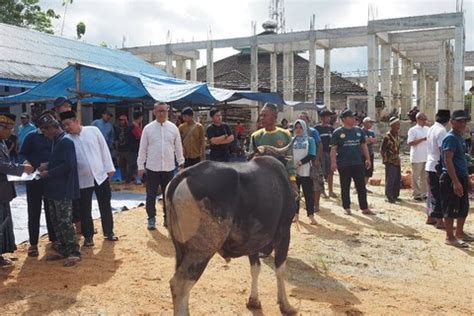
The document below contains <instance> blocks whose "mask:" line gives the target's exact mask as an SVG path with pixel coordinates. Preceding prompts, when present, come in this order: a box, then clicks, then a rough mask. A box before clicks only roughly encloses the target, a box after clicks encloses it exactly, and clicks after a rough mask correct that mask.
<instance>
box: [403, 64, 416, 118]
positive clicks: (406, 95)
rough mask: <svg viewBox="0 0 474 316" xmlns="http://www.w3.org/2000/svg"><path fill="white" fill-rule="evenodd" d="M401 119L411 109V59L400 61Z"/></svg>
mask: <svg viewBox="0 0 474 316" xmlns="http://www.w3.org/2000/svg"><path fill="white" fill-rule="evenodd" d="M402 75H403V77H402V100H401V105H402V113H401V115H402V117H405V116H406V113H407V112H408V111H409V110H410V109H411V107H412V103H413V102H412V101H413V100H412V95H413V62H412V61H411V59H408V58H403V59H402Z"/></svg>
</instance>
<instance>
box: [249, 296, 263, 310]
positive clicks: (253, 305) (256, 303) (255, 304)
mask: <svg viewBox="0 0 474 316" xmlns="http://www.w3.org/2000/svg"><path fill="white" fill-rule="evenodd" d="M247 308H248V309H262V303H260V300H259V299H258V298H252V297H249V301H248V302H247Z"/></svg>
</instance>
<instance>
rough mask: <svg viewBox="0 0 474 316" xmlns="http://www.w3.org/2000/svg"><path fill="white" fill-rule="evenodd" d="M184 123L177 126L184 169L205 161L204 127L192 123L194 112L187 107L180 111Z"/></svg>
mask: <svg viewBox="0 0 474 316" xmlns="http://www.w3.org/2000/svg"><path fill="white" fill-rule="evenodd" d="M181 117H182V119H183V121H184V123H183V124H181V125H180V126H179V133H180V134H181V141H182V143H183V151H184V159H185V160H184V167H185V168H187V167H191V166H193V165H195V164H197V163H198V162H200V161H202V160H205V159H206V154H205V152H206V142H205V139H204V127H203V126H202V125H201V123H198V122H195V121H194V111H193V109H192V108H190V107H187V108H184V109H183V110H182V111H181Z"/></svg>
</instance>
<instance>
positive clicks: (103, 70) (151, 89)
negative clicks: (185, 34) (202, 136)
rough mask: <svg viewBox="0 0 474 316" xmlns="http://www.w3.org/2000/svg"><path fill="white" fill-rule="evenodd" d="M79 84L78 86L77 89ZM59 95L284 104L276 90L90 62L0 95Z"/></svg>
mask: <svg viewBox="0 0 474 316" xmlns="http://www.w3.org/2000/svg"><path fill="white" fill-rule="evenodd" d="M78 88H79V89H78ZM58 96H67V97H70V98H71V99H74V98H78V97H80V99H81V101H82V102H83V103H97V102H106V103H115V102H123V101H127V100H135V101H140V100H141V101H146V100H150V101H152V100H156V101H162V102H167V103H173V104H175V105H178V106H179V105H181V104H183V105H184V104H196V105H213V104H216V103H218V102H223V101H233V100H238V99H242V98H245V99H249V100H254V101H261V102H272V103H275V104H283V103H284V101H283V99H282V98H281V96H280V95H279V94H277V93H262V92H253V91H237V90H226V89H219V88H213V87H209V86H208V85H207V84H206V83H201V82H192V81H186V80H181V79H176V78H171V77H167V76H161V75H159V74H147V73H143V72H132V71H127V70H123V69H120V70H118V69H111V68H107V67H104V66H96V65H90V64H79V63H76V64H73V65H69V66H68V67H66V68H65V69H63V70H62V71H60V72H59V73H57V74H56V75H54V76H52V77H51V78H49V79H48V80H46V81H44V82H43V83H40V84H39V85H37V86H35V87H34V88H32V89H31V90H28V91H26V92H23V93H20V94H17V95H11V96H6V97H0V106H1V105H11V104H18V103H28V102H51V101H52V100H54V99H55V98H56V97H58Z"/></svg>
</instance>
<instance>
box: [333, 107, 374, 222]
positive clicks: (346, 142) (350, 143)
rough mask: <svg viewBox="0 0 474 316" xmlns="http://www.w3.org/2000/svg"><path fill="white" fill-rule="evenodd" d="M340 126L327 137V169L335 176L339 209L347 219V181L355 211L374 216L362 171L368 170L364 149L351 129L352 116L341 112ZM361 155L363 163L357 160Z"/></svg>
mask: <svg viewBox="0 0 474 316" xmlns="http://www.w3.org/2000/svg"><path fill="white" fill-rule="evenodd" d="M340 117H341V120H342V123H343V126H341V127H339V128H338V129H336V130H335V131H334V133H333V134H332V137H331V169H332V171H333V172H335V171H336V170H337V171H338V172H339V180H340V183H341V198H342V207H343V208H344V211H345V213H346V214H347V215H351V214H352V212H351V200H350V187H351V180H354V184H355V187H356V190H357V197H358V200H359V207H360V209H361V211H362V214H365V215H374V213H373V212H372V211H371V210H369V205H368V203H367V190H366V187H365V172H364V169H369V168H370V156H369V151H368V149H367V143H366V140H365V134H364V132H363V131H362V129H360V128H359V127H357V126H355V119H354V113H352V111H351V110H345V111H343V112H342V113H341V116H340ZM361 151H362V153H363V155H364V158H365V161H363V158H362V156H361V154H360V153H361Z"/></svg>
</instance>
